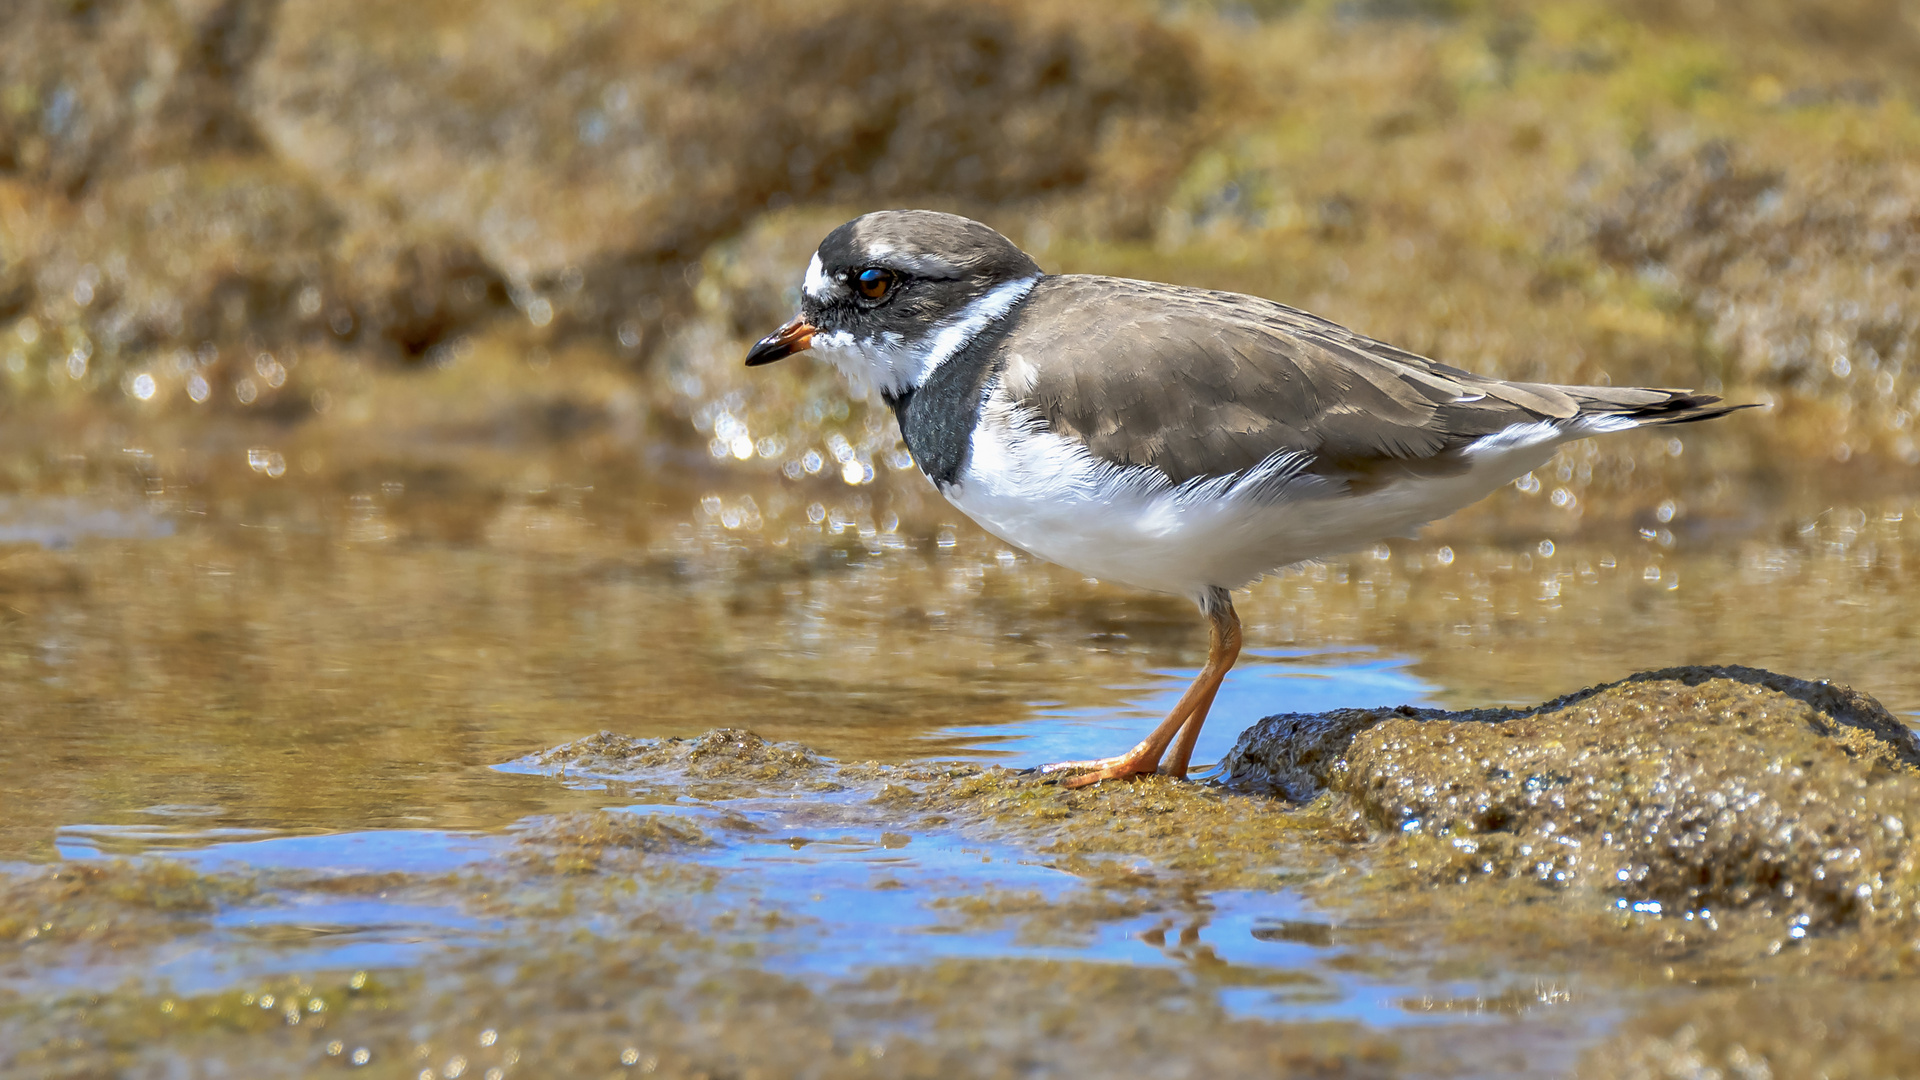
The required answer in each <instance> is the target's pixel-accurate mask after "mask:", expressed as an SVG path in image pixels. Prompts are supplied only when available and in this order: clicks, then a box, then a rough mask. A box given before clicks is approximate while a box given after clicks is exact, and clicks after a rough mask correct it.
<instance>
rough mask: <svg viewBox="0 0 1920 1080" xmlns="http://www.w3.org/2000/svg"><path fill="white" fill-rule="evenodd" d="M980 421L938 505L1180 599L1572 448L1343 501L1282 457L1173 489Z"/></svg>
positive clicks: (1433, 514)
mask: <svg viewBox="0 0 1920 1080" xmlns="http://www.w3.org/2000/svg"><path fill="white" fill-rule="evenodd" d="M981 420H982V424H981V426H980V428H979V429H978V430H977V431H976V432H975V434H974V439H973V448H972V453H971V455H970V456H969V458H968V461H967V465H966V468H965V469H963V470H962V471H961V474H960V477H959V479H958V481H957V482H956V483H954V484H952V485H950V486H949V487H948V488H947V489H946V496H947V499H948V501H950V502H952V503H953V505H954V506H955V507H957V508H959V510H960V511H961V512H962V513H964V514H966V515H967V516H968V517H970V518H972V519H973V520H974V521H975V522H978V523H979V525H980V527H981V528H983V529H986V530H987V531H988V532H990V533H992V534H993V535H995V536H997V537H999V538H1001V539H1002V540H1005V541H1007V542H1008V543H1010V544H1014V545H1016V546H1018V547H1020V548H1023V549H1025V550H1026V551H1029V552H1032V553H1033V554H1034V555H1037V556H1039V557H1040V558H1043V559H1046V560H1048V561H1049V562H1055V563H1059V564H1060V565H1062V566H1065V567H1068V568H1070V569H1073V570H1077V571H1079V572H1081V573H1083V574H1088V575H1091V576H1093V577H1097V578H1101V579H1103V580H1111V581H1119V582H1124V583H1126V584H1129V585H1135V586H1138V587H1140V588H1143V589H1152V590H1154V591H1157V592H1168V593H1176V594H1180V595H1184V596H1198V595H1199V594H1200V593H1201V592H1202V591H1203V590H1205V589H1207V588H1208V587H1210V586H1217V587H1219V588H1224V589H1237V588H1240V587H1241V586H1244V585H1247V584H1249V583H1251V582H1253V581H1255V580H1258V579H1259V578H1260V577H1262V576H1264V575H1266V574H1268V573H1271V572H1272V571H1274V570H1278V569H1280V568H1281V567H1284V566H1288V565H1291V564H1293V563H1297V562H1301V561H1304V560H1308V559H1317V558H1324V557H1326V556H1329V555H1337V554H1339V553H1341V552H1344V551H1350V550H1352V549H1354V548H1356V547H1361V546H1364V545H1366V544H1370V543H1372V542H1374V541H1376V540H1380V539H1382V538H1384V537H1388V536H1408V535H1411V534H1412V532H1413V531H1414V530H1415V529H1417V528H1419V527H1420V526H1421V525H1424V524H1426V523H1427V522H1429V521H1433V520H1434V519H1436V518H1440V517H1445V516H1446V515H1447V514H1450V513H1452V512H1453V511H1455V510H1458V509H1460V508H1461V507H1463V506H1466V505H1467V504H1469V503H1472V502H1475V501H1477V500H1479V499H1480V498H1482V497H1484V496H1485V495H1487V494H1488V493H1489V492H1491V491H1493V490H1494V489H1495V488H1497V487H1499V486H1500V485H1501V484H1504V483H1507V482H1509V481H1511V480H1513V479H1514V478H1515V477H1517V476H1520V475H1521V474H1523V473H1525V472H1527V471H1528V470H1530V469H1533V468H1536V467H1538V466H1539V465H1541V464H1542V463H1544V462H1545V461H1546V460H1547V459H1548V458H1549V457H1551V456H1552V455H1553V450H1554V447H1555V446H1556V445H1557V444H1558V443H1560V442H1562V441H1564V440H1565V439H1567V438H1569V437H1577V435H1575V433H1572V432H1567V431H1562V430H1559V429H1551V428H1548V427H1547V426H1545V425H1540V430H1539V431H1538V437H1525V438H1508V439H1505V440H1503V441H1501V442H1499V443H1497V444H1492V443H1490V444H1489V446H1488V448H1487V452H1485V453H1481V454H1477V455H1470V458H1469V460H1471V461H1472V462H1473V465H1472V467H1471V468H1469V469H1468V470H1467V471H1465V472H1462V473H1459V474H1456V475H1453V476H1447V477H1440V478H1433V479H1422V478H1409V479H1407V480H1403V481H1398V482H1395V483H1391V484H1388V485H1386V486H1384V487H1382V488H1381V489H1379V490H1377V491H1374V492H1371V493H1369V494H1366V495H1347V494H1344V493H1341V492H1339V491H1338V490H1336V489H1335V488H1333V487H1332V486H1331V485H1329V484H1328V482H1327V481H1325V480H1323V479H1320V478H1318V477H1315V476H1312V475H1311V474H1304V475H1302V474H1299V472H1298V466H1299V464H1300V462H1299V461H1298V460H1287V459H1284V458H1277V459H1269V460H1268V461H1267V462H1265V463H1263V464H1262V465H1261V466H1260V467H1259V468H1258V469H1255V470H1252V472H1251V473H1250V474H1248V475H1243V476H1240V477H1229V478H1223V479H1218V480H1211V481H1204V482H1189V483H1187V484H1181V485H1177V486H1176V485H1173V484H1170V483H1168V482H1167V481H1166V479H1165V478H1164V477H1162V476H1160V475H1159V474H1158V473H1156V472H1153V471H1152V470H1146V469H1140V468H1122V467H1119V466H1115V465H1112V464H1109V463H1106V462H1102V461H1100V460H1098V459H1096V458H1094V457H1093V455H1092V454H1090V453H1089V452H1088V451H1087V449H1086V448H1085V447H1084V446H1082V445H1081V444H1079V443H1077V442H1074V441H1072V440H1069V439H1065V438H1062V437H1061V436H1059V435H1055V434H1053V433H1052V432H1050V431H1047V430H1046V429H1045V425H1044V422H1043V421H1041V420H1040V418H1039V417H1038V415H1037V414H1034V413H1032V412H1031V410H1026V409H1022V408H1020V407H1018V406H1014V405H1010V404H1008V403H1006V402H1004V401H1001V400H991V399H990V400H989V402H988V403H987V405H986V407H985V408H984V410H983V412H982V415H981ZM1529 434H1531V433H1529Z"/></svg>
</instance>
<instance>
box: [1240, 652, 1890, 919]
mask: <svg viewBox="0 0 1920 1080" xmlns="http://www.w3.org/2000/svg"><path fill="white" fill-rule="evenodd" d="M1917 763H1920V739H1916V737H1915V735H1914V733H1913V732H1912V731H1911V730H1909V729H1908V728H1906V727H1905V726H1904V725H1902V724H1901V723H1899V722H1898V721H1897V720H1895V719H1894V718H1893V717H1892V716H1891V715H1890V714H1888V713H1887V711H1886V710H1885V709H1884V708H1882V707H1881V706H1880V705H1879V703H1878V702H1876V701H1874V700H1873V699H1872V698H1870V697H1868V696H1866V695H1864V694H1860V693H1857V692H1855V691H1853V690H1850V689H1847V688H1845V687H1839V686H1834V685H1832V684H1829V683H1816V682H1808V681H1805V680H1801V679H1795V678H1790V677H1787V676H1783V675H1777V674H1774V673H1771V672H1766V671H1761V670H1758V669H1754V668H1741V667H1685V668H1671V669H1667V670H1664V671H1655V672H1646V673H1642V674H1639V675H1635V676H1632V677H1630V678H1627V679H1624V680H1621V681H1620V682H1616V683H1610V684H1607V685H1604V686H1599V687H1594V688H1591V689H1588V690H1583V691H1580V692H1579V693H1575V694H1570V695H1568V696H1566V697H1562V698H1559V699H1556V700H1554V701H1550V702H1547V703H1546V704H1544V705H1541V706H1539V707H1538V708H1534V709H1524V710H1516V709H1487V710H1477V711H1471V712H1444V711H1441V710H1436V709H1410V708H1400V709H1394V710H1377V711H1367V710H1342V711H1339V712H1335V713H1329V714H1326V715H1324V716H1319V717H1307V716H1297V715H1291V716H1274V717H1268V718H1267V719H1265V720H1262V721H1261V722H1260V723H1258V724H1256V725H1254V727H1252V728H1251V729H1249V730H1248V731H1247V732H1246V733H1245V734H1244V735H1242V736H1241V738H1240V740H1239V742H1238V744H1237V745H1236V746H1235V747H1234V749H1233V751H1232V752H1231V753H1230V754H1229V756H1228V758H1227V760H1226V768H1225V773H1226V783H1228V784H1230V785H1234V786H1239V787H1242V788H1252V789H1258V790H1266V791H1270V792H1275V793H1278V794H1281V795H1285V796H1287V797H1289V798H1293V799H1306V798H1311V797H1313V796H1314V795H1316V794H1317V793H1319V792H1320V791H1321V790H1329V791H1332V792H1334V793H1335V795H1336V797H1337V798H1338V799H1340V800H1344V801H1345V803H1346V804H1347V805H1348V806H1350V808H1351V809H1352V811H1353V812H1354V813H1355V814H1357V815H1358V816H1359V817H1361V818H1362V819H1363V820H1365V821H1366V822H1367V823H1369V824H1370V825H1371V826H1372V827H1373V828H1374V829H1376V830H1378V831H1380V832H1381V833H1384V834H1388V835H1392V836H1397V838H1398V840H1397V841H1396V842H1397V843H1399V844H1401V845H1404V846H1405V849H1406V850H1405V854H1407V855H1408V856H1410V858H1409V865H1412V866H1417V867H1418V868H1419V876H1421V877H1423V878H1427V879H1430V880H1432V881H1434V882H1445V881H1467V880H1469V879H1472V878H1476V877H1491V878H1497V879H1508V880H1525V879H1533V880H1536V881H1538V882H1539V883H1540V884H1541V885H1543V886H1546V887H1549V888H1554V889H1567V888H1571V887H1574V886H1583V887H1587V888H1591V889H1597V890H1600V891H1602V893H1603V894H1605V895H1609V896H1612V897H1614V903H1615V905H1616V906H1620V907H1626V908H1631V909H1632V910H1634V911H1641V912H1651V913H1660V912H1662V911H1664V912H1667V913H1675V912H1695V911H1703V910H1704V911H1709V912H1711V911H1727V910H1729V909H1749V910H1753V911H1756V912H1758V913H1760V914H1763V915H1768V916H1784V917H1785V919H1786V923H1787V925H1788V926H1789V927H1790V929H1789V931H1788V932H1789V936H1790V937H1793V938H1800V937H1804V936H1805V935H1806V934H1807V933H1808V932H1810V931H1812V930H1817V929H1819V928H1822V927H1842V926H1858V925H1862V924H1867V923H1878V924H1882V925H1893V924H1910V923H1911V922H1913V921H1914V920H1915V919H1916V918H1920V909H1917V908H1916V900H1920V866H1916V860H1915V856H1914V851H1913V847H1912V843H1911V839H1910V833H1911V831H1912V828H1913V824H1912V823H1914V822H1916V821H1917V820H1920V772H1916V764H1917Z"/></svg>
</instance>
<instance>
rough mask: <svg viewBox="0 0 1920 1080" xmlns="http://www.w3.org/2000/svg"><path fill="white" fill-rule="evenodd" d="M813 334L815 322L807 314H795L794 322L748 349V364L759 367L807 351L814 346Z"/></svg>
mask: <svg viewBox="0 0 1920 1080" xmlns="http://www.w3.org/2000/svg"><path fill="white" fill-rule="evenodd" d="M813 334H814V328H813V324H812V323H809V322H808V321H807V319H806V316H804V315H795V316H794V317H793V321H792V322H790V323H788V324H787V325H785V326H783V327H781V328H780V329H778V330H775V331H774V332H773V333H771V334H768V335H767V336H766V337H763V338H761V339H760V340H759V341H756V342H754V343H753V348H751V349H748V350H747V366H748V367H759V366H760V365H761V364H771V363H773V362H774V361H775V360H785V359H786V358H787V357H789V356H792V355H793V354H794V353H797V352H806V351H807V350H808V349H810V348H812V347H813Z"/></svg>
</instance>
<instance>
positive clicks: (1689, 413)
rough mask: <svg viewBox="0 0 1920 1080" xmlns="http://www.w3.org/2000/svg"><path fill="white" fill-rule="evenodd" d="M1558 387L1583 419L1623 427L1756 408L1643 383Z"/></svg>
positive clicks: (1677, 421) (1687, 421) (1706, 417)
mask: <svg viewBox="0 0 1920 1080" xmlns="http://www.w3.org/2000/svg"><path fill="white" fill-rule="evenodd" d="M1560 389H1561V390H1562V391H1564V392H1566V393H1568V394H1569V395H1571V396H1572V397H1573V398H1574V400H1575V401H1577V402H1579V405H1580V414H1579V415H1580V416H1581V418H1583V419H1592V420H1600V421H1607V420H1612V421H1615V422H1617V423H1620V424H1621V426H1623V427H1625V426H1627V425H1629V424H1631V426H1633V427H1650V426H1652V425H1654V424H1691V423H1694V422H1696V421H1699V420H1711V419H1713V418H1714V417H1716V416H1725V415H1727V414H1728V413H1730V412H1737V411H1738V410H1740V409H1753V408H1758V407H1759V406H1758V404H1757V403H1745V404H1739V405H1728V404H1726V403H1725V402H1724V401H1723V400H1721V398H1720V397H1718V396H1717V395H1714V394H1700V393H1695V392H1694V391H1692V390H1662V389H1656V388H1654V387H1645V386H1623V387H1619V388H1615V387H1611V386H1564V387H1560Z"/></svg>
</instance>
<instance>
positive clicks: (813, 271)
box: [800, 251, 833, 300]
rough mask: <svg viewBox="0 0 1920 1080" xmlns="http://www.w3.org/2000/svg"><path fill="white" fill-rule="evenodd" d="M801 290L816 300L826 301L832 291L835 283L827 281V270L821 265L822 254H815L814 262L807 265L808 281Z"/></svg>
mask: <svg viewBox="0 0 1920 1080" xmlns="http://www.w3.org/2000/svg"><path fill="white" fill-rule="evenodd" d="M800 288H801V289H802V290H803V291H804V292H805V293H806V294H807V295H808V296H810V297H812V298H813V299H815V300H824V299H826V297H827V293H828V292H829V291H831V290H832V288H833V282H831V281H828V280H827V269H826V267H824V266H821V265H820V253H819V252H817V251H816V252H814V253H813V261H812V262H810V263H808V264H807V280H806V282H805V283H803V284H802V285H801V286H800Z"/></svg>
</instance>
